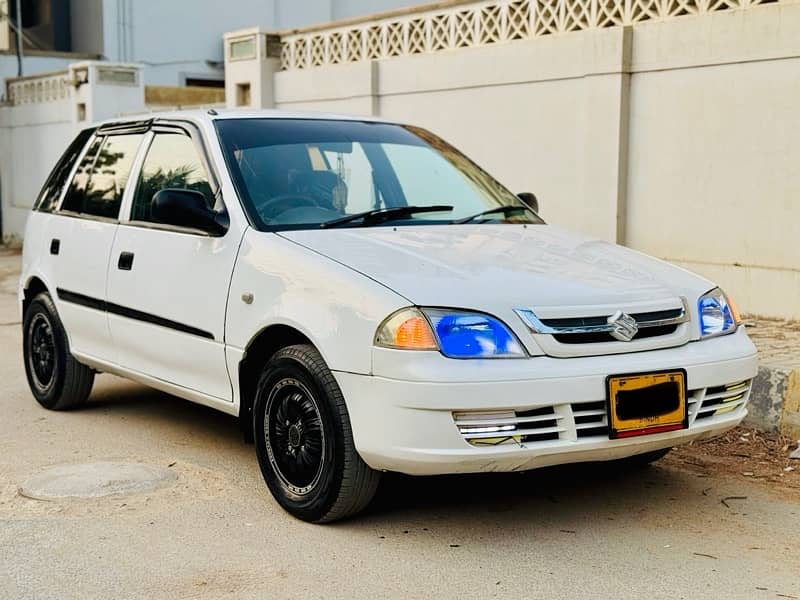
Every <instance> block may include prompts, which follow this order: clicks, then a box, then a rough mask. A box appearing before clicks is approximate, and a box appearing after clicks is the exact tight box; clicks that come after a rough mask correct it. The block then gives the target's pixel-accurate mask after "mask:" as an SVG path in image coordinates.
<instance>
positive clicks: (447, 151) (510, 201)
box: [216, 118, 542, 230]
mask: <svg viewBox="0 0 800 600" xmlns="http://www.w3.org/2000/svg"><path fill="white" fill-rule="evenodd" d="M216 127H217V131H218V133H219V137H220V141H221V143H222V148H223V152H224V154H225V160H226V162H227V164H228V168H229V169H230V171H231V175H232V177H233V180H234V182H235V184H236V187H237V189H238V191H239V194H240V195H241V197H242V200H243V202H244V204H245V208H246V209H247V211H248V213H249V214H250V217H251V220H252V221H253V223H254V224H255V226H256V227H257V228H258V229H261V230H281V229H308V228H319V227H333V226H336V227H364V226H375V225H382V224H388V225H392V226H398V225H418V224H425V225H453V224H457V223H458V222H459V221H461V222H462V223H463V222H470V223H481V222H483V223H487V222H488V223H542V220H541V219H540V218H539V217H538V216H537V215H536V214H535V213H534V212H533V211H532V210H530V209H527V208H526V205H525V204H524V203H523V202H522V201H521V200H520V199H519V198H517V197H516V196H515V195H514V194H512V193H511V192H510V191H508V190H507V189H506V188H504V187H503V186H502V185H500V184H499V183H497V181H495V180H494V179H493V178H492V177H491V176H490V175H488V174H487V173H486V172H485V171H483V170H482V169H481V168H480V167H478V166H477V165H476V164H475V163H473V162H472V161H471V160H469V159H468V158H467V157H465V156H464V155H463V154H461V153H460V152H458V151H457V150H456V149H454V148H453V147H452V146H450V145H449V144H447V143H446V142H444V141H442V140H441V139H439V138H438V137H436V136H434V135H433V134H431V133H429V132H427V131H425V130H423V129H419V128H416V127H409V126H401V125H391V124H386V123H370V122H361V121H344V120H323V119H257V118H256V119H249V118H248V119H220V120H218V121H216ZM431 207H435V208H437V210H433V209H432V208H431ZM504 207H515V208H514V209H504ZM439 209H440V210H439ZM362 213H363V214H362ZM483 213H487V214H483Z"/></svg>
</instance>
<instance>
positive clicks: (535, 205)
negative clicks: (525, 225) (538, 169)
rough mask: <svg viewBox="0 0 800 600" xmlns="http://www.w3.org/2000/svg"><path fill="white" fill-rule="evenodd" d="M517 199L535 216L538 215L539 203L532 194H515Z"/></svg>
mask: <svg viewBox="0 0 800 600" xmlns="http://www.w3.org/2000/svg"><path fill="white" fill-rule="evenodd" d="M517 198H519V199H520V200H522V201H523V202H524V203H525V204H527V205H528V207H530V208H531V209H532V210H533V212H535V213H536V214H537V215H538V214H539V201H538V200H537V199H536V196H535V195H534V194H533V192H521V193H519V194H517Z"/></svg>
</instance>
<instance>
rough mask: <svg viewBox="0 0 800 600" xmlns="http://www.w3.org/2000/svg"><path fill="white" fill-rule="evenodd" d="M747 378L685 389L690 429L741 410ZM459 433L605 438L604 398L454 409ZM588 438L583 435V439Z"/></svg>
mask: <svg viewBox="0 0 800 600" xmlns="http://www.w3.org/2000/svg"><path fill="white" fill-rule="evenodd" d="M751 383H752V380H749V379H748V380H746V381H739V382H736V383H730V384H727V385H721V386H715V387H709V388H700V389H695V390H690V391H689V394H688V397H687V398H686V402H687V404H688V407H687V408H688V412H689V428H690V429H691V427H692V425H693V424H694V423H696V422H697V421H702V422H703V423H704V424H705V423H708V419H713V418H714V417H722V416H723V415H727V414H728V413H731V412H734V411H737V410H740V409H742V408H743V407H744V406H745V404H746V403H747V400H748V398H749V396H750V387H751ZM453 419H454V421H455V424H456V426H457V428H458V431H459V432H460V433H461V435H462V437H463V438H464V439H465V440H466V441H467V442H469V443H470V444H472V445H473V446H498V445H501V444H516V445H518V446H523V445H524V446H527V447H531V446H536V445H537V444H553V443H564V444H572V443H577V442H581V441H584V440H587V438H598V437H601V438H606V439H608V414H607V408H606V401H605V400H591V401H588V402H572V403H570V404H552V405H548V406H542V407H539V408H534V409H529V410H516V411H515V410H498V411H493V412H490V411H480V412H478V411H474V412H473V411H469V412H455V413H453ZM587 441H588V440H587Z"/></svg>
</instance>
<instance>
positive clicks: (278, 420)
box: [253, 344, 381, 523]
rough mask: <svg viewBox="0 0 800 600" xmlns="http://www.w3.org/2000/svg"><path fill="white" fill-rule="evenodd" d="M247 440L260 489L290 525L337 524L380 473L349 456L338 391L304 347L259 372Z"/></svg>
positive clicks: (362, 502)
mask: <svg viewBox="0 0 800 600" xmlns="http://www.w3.org/2000/svg"><path fill="white" fill-rule="evenodd" d="M253 437H254V438H255V446H256V456H257V457H258V464H259V466H260V467H261V473H262V475H263V476H264V481H265V482H266V484H267V487H269V490H270V492H272V495H273V496H274V497H275V499H276V500H277V501H278V504H280V505H281V506H282V507H283V508H284V509H285V510H286V511H288V512H289V513H290V514H292V515H294V516H295V517H297V518H298V519H301V520H303V521H308V522H311V523H328V522H331V521H336V520H339V519H343V518H345V517H349V516H351V515H354V514H356V513H358V512H360V511H361V510H363V509H364V508H366V506H367V505H368V504H369V502H370V501H371V500H372V498H373V496H374V495H375V492H376V490H377V488H378V482H379V481H380V476H381V474H380V473H379V472H378V471H374V470H372V469H371V468H370V467H369V466H367V464H366V463H365V462H364V461H363V460H362V459H361V457H360V456H359V454H358V452H357V451H356V448H355V444H354V443H353V435H352V431H351V428H350V418H349V416H348V413H347V407H346V406H345V402H344V398H343V397H342V392H341V390H340V389H339V386H338V385H337V383H336V380H335V379H334V377H333V375H332V374H331V372H330V370H329V369H328V367H327V365H326V364H325V361H324V360H323V359H322V356H320V354H319V352H317V350H316V349H315V348H314V347H313V346H311V345H307V344H303V345H296V346H289V347H287V348H284V349H283V350H280V351H278V352H277V353H276V354H275V355H274V356H273V357H272V358H271V359H270V360H269V362H268V363H267V365H266V366H265V367H264V371H263V373H262V375H261V378H260V380H259V382H258V387H257V390H256V398H255V403H254V405H253Z"/></svg>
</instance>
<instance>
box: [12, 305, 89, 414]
mask: <svg viewBox="0 0 800 600" xmlns="http://www.w3.org/2000/svg"><path fill="white" fill-rule="evenodd" d="M22 330H23V354H24V358H25V374H26V375H27V377H28V385H29V386H30V388H31V392H32V393H33V396H34V398H36V401H37V402H38V403H39V404H41V405H42V406H44V407H45V408H47V409H50V410H68V409H71V408H75V407H78V406H81V405H82V404H84V403H85V402H86V399H87V398H88V397H89V393H90V392H91V391H92V385H93V384H94V371H92V370H91V369H90V368H89V367H87V366H85V365H82V364H81V363H79V362H78V361H77V360H75V359H74V358H73V356H72V354H70V351H69V342H68V341H67V334H66V332H65V331H64V326H63V325H62V323H61V319H59V317H58V313H57V312H56V307H55V305H54V304H53V300H52V298H50V295H49V294H48V293H46V292H44V293H42V294H39V295H38V296H36V297H35V298H34V299H33V300H32V301H31V303H30V305H28V308H27V309H26V310H25V316H24V320H23V324H22Z"/></svg>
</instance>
